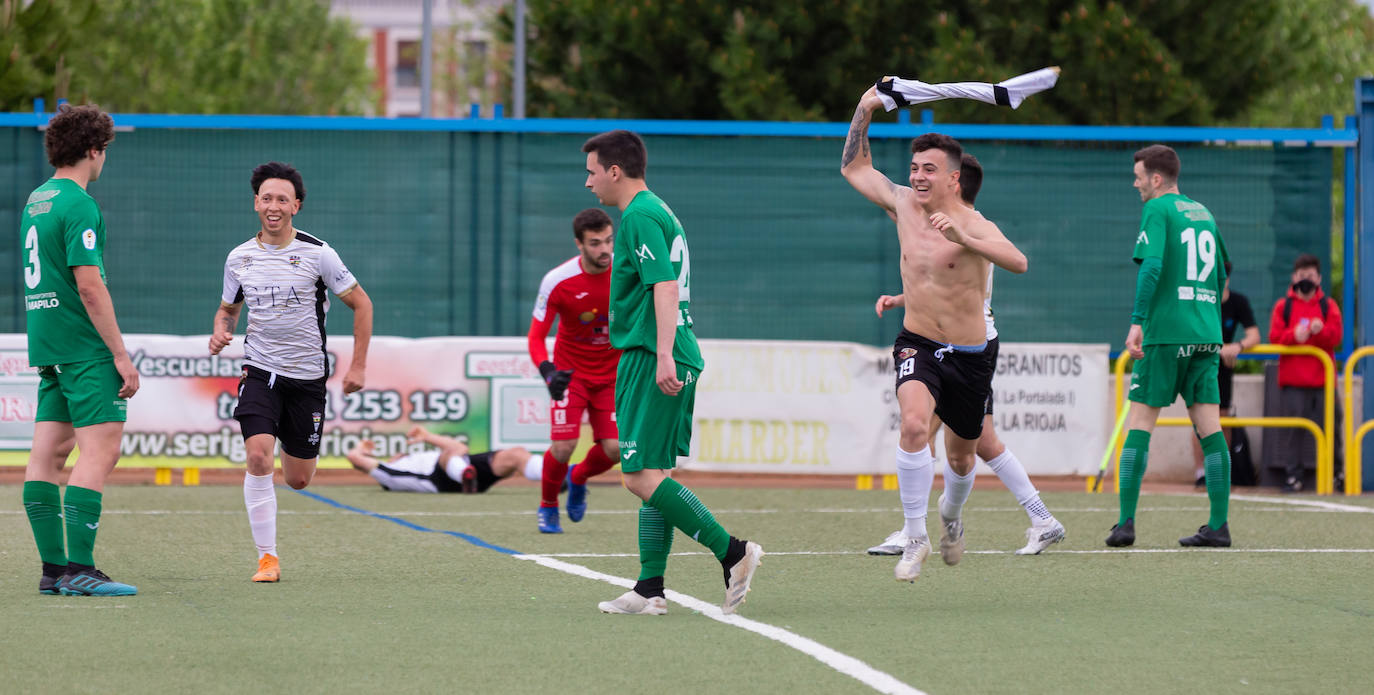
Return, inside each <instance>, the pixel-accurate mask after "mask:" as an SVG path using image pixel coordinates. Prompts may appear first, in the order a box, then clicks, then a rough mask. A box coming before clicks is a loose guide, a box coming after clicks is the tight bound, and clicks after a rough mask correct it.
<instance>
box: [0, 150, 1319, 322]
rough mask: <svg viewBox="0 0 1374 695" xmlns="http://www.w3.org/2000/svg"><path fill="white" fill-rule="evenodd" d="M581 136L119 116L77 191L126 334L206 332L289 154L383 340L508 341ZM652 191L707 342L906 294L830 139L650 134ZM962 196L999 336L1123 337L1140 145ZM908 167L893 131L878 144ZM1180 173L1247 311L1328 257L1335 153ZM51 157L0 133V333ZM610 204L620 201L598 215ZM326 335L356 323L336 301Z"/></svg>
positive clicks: (1007, 178) (1028, 159)
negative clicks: (990, 274) (22, 227)
mask: <svg viewBox="0 0 1374 695" xmlns="http://www.w3.org/2000/svg"><path fill="white" fill-rule="evenodd" d="M586 137H587V136H586V135H555V134H517V133H463V132H456V133H449V132H377V131H368V132H339V131H309V130H291V131H262V130H251V131H250V130H189V129H188V130H180V129H139V130H137V131H135V132H121V133H119V134H118V137H117V140H116V142H115V144H114V145H113V146H112V148H111V150H110V155H109V159H108V163H107V165H106V168H105V173H104V175H103V176H102V177H101V179H100V180H99V181H97V182H95V183H94V184H92V186H91V188H90V190H91V193H92V195H94V196H95V198H96V199H97V200H98V201H99V202H100V204H101V206H102V208H103V210H104V211H105V216H106V223H107V226H108V229H109V241H108V244H107V259H106V262H107V266H108V273H109V284H110V290H111V293H112V295H113V297H114V301H115V307H116V312H117V314H118V316H119V319H120V324H121V327H122V328H123V329H124V330H125V331H126V332H145V333H173V334H200V333H207V332H208V331H209V328H210V320H211V317H212V315H213V313H214V311H215V308H216V306H217V304H218V301H219V300H218V296H219V291H220V283H221V277H222V269H223V263H224V257H225V254H226V253H227V252H228V251H229V249H231V248H232V247H234V246H235V245H237V244H238V243H241V242H242V241H244V240H246V239H248V238H249V237H250V236H251V235H252V234H253V233H254V232H255V231H256V229H257V218H256V216H255V214H254V213H253V209H252V198H251V195H252V192H251V190H250V188H249V185H248V176H249V172H250V171H251V170H252V168H253V167H254V166H255V165H257V164H259V163H261V162H263V161H267V160H269V159H277V160H281V161H286V162H290V163H292V164H294V165H296V166H297V167H298V168H299V169H300V170H301V171H302V172H303V174H304V176H305V182H306V186H307V189H308V195H307V198H306V201H305V205H304V207H303V209H302V211H301V214H300V215H299V216H298V217H297V218H296V224H297V226H298V227H299V228H301V229H304V230H306V231H308V232H310V233H312V234H315V235H317V236H320V237H321V238H323V239H325V240H326V241H328V242H329V243H330V244H332V245H334V246H335V247H337V248H338V249H339V253H340V254H341V256H342V257H343V259H344V262H345V263H347V264H348V265H349V266H350V268H351V269H352V270H353V271H354V273H355V274H356V275H357V277H358V278H359V280H360V281H361V282H362V285H363V287H365V288H366V289H367V291H368V293H369V294H370V295H371V296H372V298H373V300H374V302H375V304H376V308H377V313H376V323H375V330H376V332H377V333H378V334H381V335H400V336H433V335H515V334H521V333H523V332H524V331H525V329H526V328H527V326H528V324H529V315H530V310H531V307H532V304H533V301H534V294H535V292H536V290H537V289H538V285H539V280H540V278H541V277H542V276H543V274H544V273H545V272H546V271H547V270H548V269H550V268H552V267H553V266H554V265H556V264H558V263H559V262H561V261H563V260H566V259H567V258H569V257H571V256H572V255H573V254H574V253H575V249H574V247H573V243H572V232H571V220H572V217H573V215H574V214H576V213H577V212H578V211H579V210H581V209H583V208H585V207H590V206H593V205H595V204H596V201H595V199H594V198H593V197H592V196H591V194H590V193H588V192H587V191H586V190H585V189H584V188H583V187H582V184H583V180H584V178H585V174H584V155H583V154H582V153H581V151H580V147H581V144H582V142H583V141H584V140H585V138H586ZM646 142H647V144H648V147H649V175H648V181H649V184H650V186H651V187H652V188H653V189H654V190H655V191H656V192H657V193H658V194H659V195H660V196H662V197H663V198H664V199H665V200H666V201H668V203H669V204H670V205H671V206H672V207H673V209H674V211H675V212H676V213H677V215H678V217H679V218H680V219H681V220H682V222H683V224H684V226H685V227H686V229H687V235H688V239H689V241H690V244H691V249H692V304H693V309H692V313H693V317H694V318H695V319H696V322H697V323H696V326H697V332H698V334H699V335H700V336H701V337H707V338H778V339H818V340H853V341H859V342H865V343H871V344H883V343H887V342H890V341H891V339H892V337H893V336H894V335H895V333H896V332H897V330H898V327H899V320H900V319H899V318H898V317H897V316H896V315H895V314H890V315H889V317H887V318H884V319H882V320H879V319H878V318H877V317H875V316H874V315H873V310H872V306H873V300H874V299H875V298H876V296H877V295H878V294H880V293H894V292H896V291H898V290H899V289H900V278H899V275H898V271H897V262H898V248H897V239H896V232H895V229H894V227H893V224H892V223H891V222H890V221H889V220H888V218H887V217H886V215H885V214H883V213H882V211H880V210H878V209H877V208H876V207H874V206H873V205H871V204H870V203H868V202H867V201H865V200H864V199H863V198H862V197H860V196H859V194H858V193H856V192H855V191H853V190H852V189H851V188H850V187H849V186H848V185H847V184H846V183H845V181H844V179H843V178H841V177H840V174H839V156H840V150H841V145H842V142H841V141H840V140H839V138H787V137H743V136H740V137H725V136H666V135H654V136H649V137H646ZM964 144H965V146H966V148H967V149H968V150H969V151H971V152H973V153H974V154H976V155H977V156H978V157H979V159H980V160H981V161H982V162H983V166H984V167H985V170H986V178H985V181H984V184H983V192H982V194H981V196H980V197H979V200H978V207H979V209H980V210H982V211H983V213H984V214H985V215H987V216H988V217H989V218H991V219H992V220H994V221H996V222H997V223H998V224H999V225H1000V226H1001V228H1002V230H1003V231H1004V232H1005V233H1006V234H1007V236H1008V237H1010V238H1011V239H1012V240H1013V241H1014V242H1016V243H1017V244H1018V245H1019V246H1020V247H1021V249H1022V250H1023V251H1025V253H1026V255H1027V256H1028V257H1029V259H1030V272H1028V273H1026V274H1024V275H1020V276H1014V275H1011V274H1008V273H1005V272H1003V271H998V277H997V280H996V294H995V300H994V307H995V308H996V310H997V316H998V325H999V328H1000V330H1001V332H1002V333H1003V334H1004V335H1005V336H1006V338H1007V339H1008V340H1015V341H1053V342H1060V341H1069V342H1110V343H1112V344H1116V343H1119V342H1120V341H1121V340H1122V339H1123V338H1124V337H1125V335H1126V329H1127V322H1128V317H1129V313H1130V302H1131V298H1132V293H1133V292H1134V287H1135V284H1134V283H1135V273H1134V268H1135V266H1134V264H1133V263H1131V261H1130V255H1131V250H1132V247H1133V244H1134V241H1135V236H1136V233H1137V231H1138V222H1139V215H1140V200H1139V197H1138V195H1137V194H1136V192H1135V190H1134V189H1133V188H1131V180H1132V176H1131V153H1132V152H1133V151H1134V150H1135V149H1136V148H1138V147H1139V146H1141V144H1142V143H1110V142H1086V143H1085V142H1075V143H1059V142H1054V143H1052V142H1005V141H999V142H986V141H982V142H980V141H968V142H965V143H964ZM874 146H875V151H874V158H875V161H876V163H877V165H878V166H879V168H881V169H883V170H884V171H885V172H887V173H889V174H891V175H894V176H896V177H899V178H898V181H899V182H901V181H903V180H904V177H905V172H906V169H907V164H908V162H909V151H908V149H907V140H905V139H891V140H875V141H874ZM1178 149H1179V152H1180V155H1181V157H1182V159H1183V175H1182V178H1181V187H1182V190H1183V192H1184V193H1185V194H1187V195H1189V196H1191V197H1193V198H1195V199H1197V200H1199V201H1201V202H1203V203H1205V204H1206V205H1207V206H1208V207H1209V208H1211V210H1212V211H1213V213H1214V214H1215V216H1216V218H1217V224H1218V227H1219V229H1220V231H1221V234H1222V235H1223V237H1224V238H1225V239H1226V242H1227V244H1228V246H1229V248H1230V250H1231V254H1232V259H1233V261H1234V263H1235V266H1236V268H1235V272H1234V279H1233V283H1232V286H1233V287H1235V288H1236V289H1238V290H1239V291H1241V292H1244V293H1245V294H1247V295H1249V296H1250V297H1251V299H1252V303H1253V304H1254V305H1255V307H1256V310H1257V313H1259V314H1261V315H1263V314H1264V313H1266V311H1267V308H1268V307H1269V306H1270V305H1271V303H1272V301H1273V300H1274V299H1275V298H1277V297H1278V296H1279V295H1280V294H1281V293H1282V292H1283V290H1284V287H1285V285H1286V284H1287V277H1288V274H1289V269H1290V267H1291V266H1290V264H1291V262H1292V259H1293V257H1294V256H1295V255H1296V254H1297V253H1299V252H1313V253H1316V254H1318V255H1319V256H1321V257H1322V258H1323V260H1324V261H1327V260H1329V257H1330V241H1329V238H1330V229H1331V176H1332V151H1331V150H1329V149H1325V148H1309V147H1292V148H1287V147H1234V146H1207V145H1191V146H1190V145H1182V146H1179V147H1178ZM50 174H51V170H50V169H49V168H48V167H47V165H46V163H45V162H44V161H43V152H42V139H41V133H39V132H38V131H37V130H35V129H33V128H17V127H8V128H0V219H4V220H8V222H7V223H6V229H7V230H9V231H8V236H7V238H8V239H9V241H8V242H7V243H5V244H0V260H3V267H5V268H8V269H9V270H8V276H5V277H3V278H2V279H0V295H3V301H0V307H3V308H0V330H3V331H14V332H22V331H23V330H24V323H23V321H24V319H23V309H22V303H21V301H20V298H21V296H22V293H21V288H20V282H21V280H20V275H21V273H20V270H19V268H20V265H19V258H18V254H19V251H20V245H21V242H20V239H19V236H18V218H19V209H20V206H21V205H22V204H23V202H24V200H25V198H26V196H27V195H28V193H29V191H30V190H32V189H33V188H34V187H35V186H37V185H38V184H40V183H41V182H42V181H43V180H44V179H45V178H46V177H47V176H49V175H50ZM610 212H611V214H612V218H613V219H614V218H616V217H617V214H616V211H614V210H612V211H610ZM335 308H336V309H335V311H333V312H331V318H330V319H329V331H330V332H331V333H333V334H345V333H348V332H349V331H350V330H351V323H350V322H351V314H350V312H348V310H347V309H346V308H339V304H338V303H337V302H336V303H335Z"/></svg>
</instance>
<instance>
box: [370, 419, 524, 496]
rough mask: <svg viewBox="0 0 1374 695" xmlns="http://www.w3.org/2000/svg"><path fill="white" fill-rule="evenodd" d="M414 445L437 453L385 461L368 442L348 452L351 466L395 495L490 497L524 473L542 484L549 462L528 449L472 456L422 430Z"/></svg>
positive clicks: (415, 433)
mask: <svg viewBox="0 0 1374 695" xmlns="http://www.w3.org/2000/svg"><path fill="white" fill-rule="evenodd" d="M406 436H407V437H408V438H409V440H410V443H411V444H420V443H424V444H429V445H430V446H433V447H434V448H433V449H425V450H423V451H417V452H412V453H408V454H402V455H400V456H394V457H392V458H391V459H390V460H387V461H383V460H381V459H378V458H377V457H375V456H373V455H372V452H373V451H374V449H375V444H374V443H373V442H372V440H371V439H364V440H362V441H360V442H358V445H357V446H355V447H353V448H352V449H350V450H349V451H348V454H347V456H348V462H349V463H351V464H353V468H355V469H357V470H359V471H362V472H363V473H366V474H368V475H370V476H372V479H373V480H376V481H377V484H378V485H381V486H382V489H383V490H387V491H390V492H431V493H435V492H465V493H477V492H486V491H487V488H489V487H491V486H492V485H495V484H496V483H498V482H500V481H501V480H504V479H505V478H509V477H510V476H512V475H514V474H515V472H516V471H519V470H523V471H524V473H525V477H527V478H530V479H531V480H539V479H540V477H541V475H542V473H543V470H544V457H543V456H531V455H530V452H529V451H528V450H527V449H525V448H524V447H519V446H514V447H511V448H509V449H497V450H496V451H484V452H482V453H477V454H474V453H471V452H469V451H468V445H467V444H465V443H463V442H461V441H459V440H457V439H454V438H453V437H445V436H444V435H442V434H435V433H433V432H430V431H429V430H427V429H425V428H423V427H421V426H419V425H416V426H414V427H412V428H410V431H409V432H408V433H406Z"/></svg>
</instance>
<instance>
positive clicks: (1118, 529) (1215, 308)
mask: <svg viewBox="0 0 1374 695" xmlns="http://www.w3.org/2000/svg"><path fill="white" fill-rule="evenodd" d="M1180 166H1181V165H1180V163H1179V159H1178V153H1177V152H1175V151H1174V150H1173V149H1172V148H1170V147H1166V146H1164V145H1150V146H1149V147H1146V148H1144V149H1142V150H1140V151H1138V152H1136V153H1135V184H1134V185H1135V188H1136V190H1137V191H1140V199H1141V200H1143V201H1145V209H1144V211H1143V212H1142V213H1141V216H1140V234H1139V236H1137V237H1136V242H1135V254H1134V256H1133V257H1132V258H1134V260H1135V262H1136V263H1139V264H1140V270H1139V272H1138V274H1137V278H1136V293H1135V307H1134V309H1133V310H1132V312H1131V330H1130V333H1129V334H1128V335H1127V336H1126V350H1127V352H1129V353H1131V357H1133V358H1135V359H1136V364H1135V370H1134V372H1133V373H1132V374H1131V388H1130V399H1131V411H1130V414H1129V415H1128V416H1127V420H1128V428H1127V429H1128V431H1127V433H1126V443H1125V445H1124V447H1123V448H1122V450H1121V461H1120V464H1119V465H1120V468H1119V469H1118V470H1119V472H1120V474H1121V490H1120V499H1121V511H1120V516H1119V518H1118V519H1117V522H1116V525H1115V526H1112V530H1111V535H1110V536H1108V537H1107V545H1109V546H1112V547H1121V546H1127V545H1131V544H1132V543H1135V511H1136V502H1137V501H1138V500H1139V499H1140V480H1141V478H1143V477H1144V476H1145V463H1146V458H1147V456H1148V455H1149V452H1150V434H1151V432H1152V431H1153V430H1154V427H1155V422H1156V420H1158V419H1159V409H1160V408H1163V407H1164V406H1166V405H1169V404H1170V403H1173V402H1174V398H1175V397H1176V396H1183V402H1184V403H1185V404H1187V406H1188V418H1189V419H1190V420H1192V421H1193V431H1194V434H1196V435H1197V438H1198V440H1199V441H1200V442H1201V444H1202V455H1203V468H1204V470H1205V473H1206V478H1207V499H1208V501H1209V502H1210V503H1211V516H1210V517H1209V518H1208V519H1207V523H1206V524H1204V525H1203V526H1202V527H1201V528H1199V529H1198V532H1197V533H1196V534H1195V535H1192V536H1188V537H1186V538H1180V539H1179V541H1178V542H1179V543H1180V544H1181V545H1185V546H1216V547H1223V548H1224V547H1228V546H1230V545H1231V532H1230V529H1229V528H1228V527H1227V524H1226V514H1227V506H1228V504H1229V502H1230V495H1231V452H1230V450H1229V449H1228V448H1227V446H1226V438H1225V436H1224V435H1222V433H1221V415H1220V406H1219V405H1218V404H1219V403H1220V402H1221V392H1220V389H1219V387H1218V385H1217V365H1218V364H1219V363H1220V361H1221V295H1222V290H1223V288H1224V287H1225V285H1226V261H1227V253H1226V244H1225V243H1224V242H1223V241H1222V240H1221V235H1220V234H1218V233H1217V224H1216V220H1215V219H1213V218H1212V213H1210V212H1208V211H1207V208H1206V207H1204V206H1203V205H1202V203H1199V202H1196V201H1193V200H1190V199H1188V198H1187V197H1186V196H1184V195H1183V194H1182V193H1179V192H1178V172H1179V169H1180Z"/></svg>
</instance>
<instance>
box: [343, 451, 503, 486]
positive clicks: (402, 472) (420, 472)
mask: <svg viewBox="0 0 1374 695" xmlns="http://www.w3.org/2000/svg"><path fill="white" fill-rule="evenodd" d="M436 453H437V452H436ZM496 453H497V452H496V451H485V452H482V453H480V454H472V455H470V456H464V457H463V458H465V459H467V466H465V468H472V470H474V471H476V473H477V478H476V484H477V489H476V490H474V492H486V491H487V488H489V487H491V486H492V485H493V484H495V483H496V481H498V480H500V478H497V477H496V474H495V473H493V472H492V470H491V458H492V457H493V456H495V455H496ZM422 456H423V454H421V455H418V456H417V455H415V454H410V455H406V456H402V457H400V458H398V459H396V460H394V461H385V462H382V463H378V464H377V467H376V468H374V469H372V472H371V473H369V475H371V476H372V478H373V479H374V480H376V481H377V483H378V484H379V485H381V486H382V489H383V490H389V491H393V492H462V491H463V482H462V481H461V480H454V478H453V476H452V475H449V472H448V466H447V465H438V464H437V461H429V460H423V459H422V458H421V457H422Z"/></svg>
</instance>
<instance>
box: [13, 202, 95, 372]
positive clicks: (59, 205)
mask: <svg viewBox="0 0 1374 695" xmlns="http://www.w3.org/2000/svg"><path fill="white" fill-rule="evenodd" d="M19 240H20V243H22V244H23V255H21V256H20V258H21V259H22V260H23V268H22V269H21V270H20V272H21V273H22V274H23V276H24V309H25V315H26V317H27V323H28V334H29V364H30V365H31V366H35V367H39V366H47V365H54V364H70V363H73V362H86V361H89V360H95V359H101V358H107V359H108V358H110V357H111V354H110V349H109V348H108V347H106V346H105V341H104V340H101V338H100V333H98V332H96V330H95V326H94V325H93V324H92V323H91V317H90V315H89V314H87V313H86V306H85V305H84V304H82V303H81V295H80V293H78V292H77V289H76V274H75V273H73V272H72V267H73V266H78V265H93V266H95V267H97V268H99V269H100V279H101V280H102V281H104V279H105V262H104V253H105V219H104V218H103V217H102V216H101V214H100V207H99V206H98V205H96V203H95V199H94V198H92V197H91V196H90V194H88V193H86V190H85V189H83V188H82V187H81V186H80V185H78V184H77V183H76V182H75V181H72V180H70V179H48V181H47V183H44V184H43V185H42V186H39V187H38V188H36V189H34V191H33V193H31V194H30V195H29V199H28V202H27V203H25V204H24V214H23V216H22V217H21V218H20V223H19Z"/></svg>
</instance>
